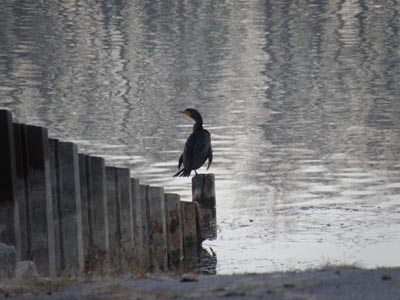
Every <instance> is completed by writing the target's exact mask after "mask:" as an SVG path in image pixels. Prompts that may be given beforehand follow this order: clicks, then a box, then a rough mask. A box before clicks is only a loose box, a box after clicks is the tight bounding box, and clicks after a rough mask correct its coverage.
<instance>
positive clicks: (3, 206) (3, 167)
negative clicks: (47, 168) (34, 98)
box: [0, 109, 21, 248]
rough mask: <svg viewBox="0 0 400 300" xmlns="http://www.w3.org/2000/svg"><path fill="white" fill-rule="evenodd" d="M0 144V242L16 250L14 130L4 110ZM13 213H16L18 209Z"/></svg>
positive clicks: (18, 244)
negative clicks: (12, 246) (14, 247)
mask: <svg viewBox="0 0 400 300" xmlns="http://www.w3.org/2000/svg"><path fill="white" fill-rule="evenodd" d="M0 143H1V146H0V242H3V243H5V244H8V245H14V246H17V248H18V246H19V247H20V245H21V241H20V238H19V235H20V234H19V232H17V234H16V233H15V230H18V227H17V228H16V226H15V225H16V224H15V223H17V222H15V221H16V218H18V214H17V213H15V215H14V201H15V193H16V162H15V141H14V128H13V124H12V115H11V112H10V111H8V110H5V109H1V110H0ZM15 212H18V208H16V209H15ZM17 220H18V219H17ZM17 224H19V222H18V223H17ZM16 238H18V239H19V241H17V240H16Z"/></svg>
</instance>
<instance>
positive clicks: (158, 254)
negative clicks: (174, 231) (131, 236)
mask: <svg viewBox="0 0 400 300" xmlns="http://www.w3.org/2000/svg"><path fill="white" fill-rule="evenodd" d="M149 192H150V196H149V200H150V202H149V213H150V215H149V219H150V228H149V229H150V268H151V270H152V271H154V272H158V271H167V269H168V254H167V229H166V218H165V198H164V189H163V188H162V187H155V186H150V190H149Z"/></svg>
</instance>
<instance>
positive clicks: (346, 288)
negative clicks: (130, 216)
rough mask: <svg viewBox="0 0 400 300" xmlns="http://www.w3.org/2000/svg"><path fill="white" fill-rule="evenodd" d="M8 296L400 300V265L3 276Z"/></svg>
mask: <svg viewBox="0 0 400 300" xmlns="http://www.w3.org/2000/svg"><path fill="white" fill-rule="evenodd" d="M1 297H7V298H9V299H31V300H36V299H65V300H67V299H87V300H95V299H96V300H97V299H104V300H108V299H110V300H111V299H121V300H122V299H135V300H139V299H141V300H143V299H150V300H152V299H167V300H168V299H199V300H200V299H219V298H221V299H226V298H227V297H228V298H230V297H234V298H235V299H245V300H253V299H356V300H358V299H360V300H368V299H371V300H373V299H374V300H375V299H380V300H392V299H393V300H399V299H400V267H397V268H379V269H358V268H348V267H337V268H336V267H330V268H328V269H325V270H309V271H301V272H275V273H265V274H236V275H197V274H185V275H183V276H177V275H171V274H159V275H152V274H151V275H149V276H148V277H147V278H116V279H113V278H110V277H108V278H106V277H104V278H90V279H85V278H83V279H79V280H68V279H64V280H62V279H56V280H45V279H36V280H32V279H31V280H25V281H18V280H16V279H13V280H10V281H8V282H0V298H1Z"/></svg>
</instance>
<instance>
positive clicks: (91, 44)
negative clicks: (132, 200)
mask: <svg viewBox="0 0 400 300" xmlns="http://www.w3.org/2000/svg"><path fill="white" fill-rule="evenodd" d="M399 11H400V5H399V3H398V2H397V1H354V0H351V1H347V0H341V1H252V0H244V1H211V0H205V1H189V2H187V1H173V0H168V1H161V0H160V1H158V0H151V1H140V0H135V1H123V0H120V1H104V3H103V2H102V1H92V0H89V1H45V0H41V1H27V0H26V1H24V0H3V1H2V2H1V4H0V105H1V106H3V107H7V108H9V109H11V110H12V111H13V113H14V115H15V117H16V118H17V120H18V121H20V122H26V123H31V124H37V125H43V126H47V127H48V128H49V131H50V134H51V136H53V137H58V138H62V139H65V140H69V141H73V142H76V143H77V144H78V145H79V149H80V150H81V151H82V152H85V153H90V154H96V155H102V156H105V157H106V159H107V163H108V164H110V165H116V166H129V167H130V168H131V173H132V176H135V177H138V178H140V179H141V182H142V183H146V184H152V185H161V186H164V187H165V190H167V191H169V192H177V193H179V194H180V195H181V196H182V199H184V200H190V193H191V187H190V180H189V179H181V178H178V179H177V178H172V175H173V174H174V173H175V172H176V167H177V159H178V157H179V155H180V152H181V151H182V149H183V145H184V142H185V140H186V138H187V136H188V135H189V134H190V131H191V126H192V122H191V120H190V119H188V118H186V117H185V116H183V115H180V114H177V111H178V110H182V109H184V108H187V107H194V108H197V109H199V110H200V111H201V112H202V113H203V118H204V120H205V126H206V128H207V129H208V130H209V131H210V132H211V134H212V139H213V149H214V163H213V165H212V167H211V169H210V171H211V172H213V173H215V175H216V193H217V204H218V207H217V213H218V226H219V229H218V235H219V237H218V239H217V240H216V241H208V242H207V243H206V245H207V247H212V248H213V249H214V251H215V252H216V253H217V256H218V265H217V271H218V272H219V273H233V272H236V273H237V272H266V271H274V270H293V269H304V268H308V267H316V266H320V265H322V264H327V263H328V264H329V263H339V264H354V263H356V264H358V265H360V266H364V267H375V266H400V256H399V255H398V251H399V250H400V182H399V178H400V130H399V129H400V121H399V120H400V119H399V118H398V116H399V113H400V102H399V97H398V95H400V88H399V85H398V82H400V68H399V63H400V48H399V43H400V38H399V26H400V24H399ZM200 171H201V172H205V169H204V168H203V169H201V170H200Z"/></svg>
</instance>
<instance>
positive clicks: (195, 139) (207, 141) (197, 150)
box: [183, 130, 211, 170]
mask: <svg viewBox="0 0 400 300" xmlns="http://www.w3.org/2000/svg"><path fill="white" fill-rule="evenodd" d="M210 147H211V138H210V133H209V132H208V131H207V130H201V131H195V132H193V133H192V134H191V135H190V136H189V138H188V140H187V142H186V145H185V151H184V155H183V165H184V166H185V168H188V169H191V170H196V169H198V168H200V167H201V166H202V165H203V164H204V162H205V161H206V159H207V157H208V154H209V149H210Z"/></svg>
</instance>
